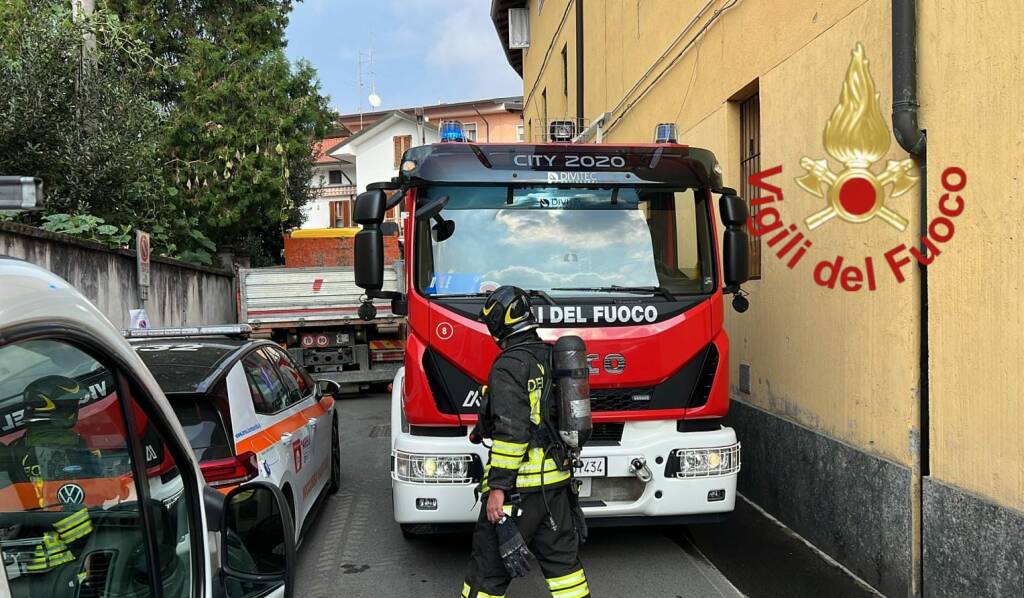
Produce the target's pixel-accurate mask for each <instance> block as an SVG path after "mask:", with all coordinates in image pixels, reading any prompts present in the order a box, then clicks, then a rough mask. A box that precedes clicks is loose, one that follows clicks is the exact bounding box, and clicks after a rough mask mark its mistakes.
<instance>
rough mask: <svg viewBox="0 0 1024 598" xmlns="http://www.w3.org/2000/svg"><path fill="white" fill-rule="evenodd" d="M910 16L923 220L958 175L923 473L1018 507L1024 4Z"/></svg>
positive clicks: (1022, 413)
mask: <svg viewBox="0 0 1024 598" xmlns="http://www.w3.org/2000/svg"><path fill="white" fill-rule="evenodd" d="M920 14H921V17H920V27H921V30H922V32H923V33H924V37H923V42H924V45H923V46H922V49H921V50H920V51H919V56H920V60H921V73H920V76H921V90H922V94H921V104H922V125H923V126H924V127H925V128H926V129H927V131H928V167H929V172H928V181H929V183H928V195H929V198H930V199H929V203H930V206H929V213H930V215H936V213H937V209H936V202H937V201H938V200H939V198H940V197H941V195H942V193H944V191H943V189H942V185H941V174H942V170H943V169H944V168H946V167H948V166H960V167H962V168H963V169H964V170H965V171H966V172H967V177H968V182H967V187H966V188H965V189H964V190H963V191H962V192H961V195H962V196H963V199H964V202H965V205H966V207H965V211H964V214H963V215H962V216H960V217H958V218H957V219H956V227H957V228H956V234H955V236H954V237H953V239H952V241H950V242H949V243H948V244H947V245H946V247H944V249H943V253H942V255H940V256H939V257H938V259H937V260H936V262H935V265H934V266H933V267H932V268H931V270H930V272H929V280H928V284H929V301H930V308H931V309H930V314H931V316H930V327H929V335H930V337H931V351H930V358H931V360H930V362H931V365H930V370H931V424H932V426H931V430H932V443H931V451H932V460H931V463H932V470H931V474H932V476H933V477H935V478H937V479H940V480H943V481H946V482H949V483H951V484H954V485H956V486H959V487H961V488H965V489H967V490H970V491H972V492H974V493H976V494H980V495H982V496H986V497H988V498H991V499H993V500H995V501H996V502H998V503H1000V504H1003V505H1004V506H1009V507H1013V508H1016V509H1017V510H1021V511H1024V433H1022V430H1024V399H1022V398H1021V397H1022V395H1024V383H1022V382H1021V376H1022V375H1024V374H1022V372H1024V332H1022V331H1024V316H1022V313H1024V292H1022V281H1024V265H1022V264H1024V241H1022V237H1024V194H1022V193H1021V183H1020V173H1021V172H1024V128H1022V126H1021V123H1022V122H1024V71H1022V70H1021V58H1022V57H1024V38H1022V36H1021V35H1020V33H1019V32H1020V31H1022V30H1024V11H1022V10H1021V4H1020V2H1018V1H1016V0H992V1H989V2H981V3H978V2H962V1H959V0H923V3H922V6H921V8H920ZM1003 32H1005V34H1004V33H1003Z"/></svg>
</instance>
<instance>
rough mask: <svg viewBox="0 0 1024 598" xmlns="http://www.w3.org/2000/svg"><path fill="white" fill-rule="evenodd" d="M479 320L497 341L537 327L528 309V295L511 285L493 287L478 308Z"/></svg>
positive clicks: (531, 312)
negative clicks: (482, 304) (479, 308)
mask: <svg viewBox="0 0 1024 598" xmlns="http://www.w3.org/2000/svg"><path fill="white" fill-rule="evenodd" d="M480 320H481V321H483V322H484V323H485V324H487V330H488V331H490V333H491V337H492V338H494V340H495V341H497V342H499V343H500V342H502V341H504V340H505V339H507V338H508V337H510V336H512V335H513V334H515V333H517V332H525V331H527V330H533V329H534V328H536V327H537V318H535V317H534V315H533V311H532V310H531V309H530V296H529V295H527V294H526V291H524V290H523V289H521V288H519V287H514V286H511V285H505V286H501V287H498V288H497V289H494V292H492V293H491V294H490V295H489V296H488V297H487V301H485V302H484V307H483V309H481V310H480Z"/></svg>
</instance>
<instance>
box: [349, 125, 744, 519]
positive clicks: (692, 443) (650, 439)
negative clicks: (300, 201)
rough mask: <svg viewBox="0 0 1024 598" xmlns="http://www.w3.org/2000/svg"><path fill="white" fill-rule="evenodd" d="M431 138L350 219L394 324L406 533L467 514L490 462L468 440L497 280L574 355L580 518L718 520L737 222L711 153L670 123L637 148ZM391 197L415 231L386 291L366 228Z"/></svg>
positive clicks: (369, 279) (738, 203)
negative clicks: (401, 356)
mask: <svg viewBox="0 0 1024 598" xmlns="http://www.w3.org/2000/svg"><path fill="white" fill-rule="evenodd" d="M443 129H444V130H443V131H442V133H443V134H442V142H441V143H438V144H434V145H429V146H422V147H418V148H413V149H411V150H409V151H408V152H407V153H406V154H405V156H404V159H403V161H402V164H401V169H400V171H401V173H400V175H399V176H398V177H396V178H395V179H394V180H392V181H390V182H388V183H384V184H380V185H378V186H377V188H376V189H374V190H373V191H368V192H366V193H364V194H362V195H360V196H359V198H358V199H357V201H356V206H355V219H356V221H357V222H358V223H359V224H361V225H362V226H363V230H362V231H360V232H359V233H358V235H357V237H356V247H355V253H356V265H355V270H356V272H355V274H356V284H358V285H359V286H360V287H362V288H363V289H365V290H366V292H367V295H368V297H370V298H377V299H385V300H387V299H390V300H391V303H392V311H393V312H394V313H395V314H407V316H408V336H407V341H406V345H405V364H404V368H402V369H401V370H400V371H399V372H398V374H397V376H396V377H395V383H394V387H393V389H394V390H393V395H392V412H391V422H392V425H391V450H392V459H391V469H392V471H391V474H392V480H393V489H394V513H395V518H396V520H397V521H398V523H399V524H401V525H402V528H403V531H405V532H406V534H407V535H408V534H415V533H420V532H423V531H429V530H430V529H431V528H433V527H434V526H436V525H437V524H448V523H457V522H470V521H475V519H476V516H477V509H476V508H475V504H476V497H475V496H474V492H473V488H474V486H475V485H476V483H477V482H478V481H479V479H480V476H481V474H482V471H483V465H484V461H485V460H486V458H487V455H486V449H485V448H483V447H480V446H477V445H473V444H471V443H470V442H469V440H468V433H469V430H470V429H471V428H472V425H473V423H474V422H475V420H476V416H475V413H476V409H477V406H478V404H479V398H480V395H479V387H480V385H481V384H483V383H485V382H486V379H487V375H488V371H489V370H490V367H491V364H492V362H493V361H494V359H495V357H496V356H497V354H498V348H497V346H496V345H495V343H494V341H493V340H492V339H491V338H490V336H489V335H488V332H487V328H486V327H485V326H484V325H483V324H482V323H480V322H478V321H477V314H478V313H479V311H480V308H481V306H482V304H483V301H484V299H485V298H486V296H487V295H488V293H489V292H490V291H491V290H493V289H495V288H496V287H498V286H500V285H505V284H512V285H516V286H519V287H521V288H523V289H525V290H527V291H528V292H529V293H530V296H531V297H532V298H533V308H534V310H535V313H536V315H537V318H538V320H539V321H540V323H541V329H540V331H539V332H540V335H541V337H542V338H544V339H545V340H547V341H553V340H555V339H557V338H558V337H559V336H561V335H564V334H575V335H578V336H580V337H581V338H583V339H584V341H585V342H586V345H587V350H588V358H587V359H588V362H589V364H590V387H591V399H592V409H593V419H594V435H593V437H592V439H591V441H590V442H589V443H588V444H587V445H586V447H585V449H584V450H583V452H582V458H581V460H580V463H579V464H578V465H577V475H578V476H579V477H580V478H581V479H582V481H583V486H582V488H581V503H582V505H583V507H584V511H585V512H586V514H587V516H588V518H589V519H591V520H593V521H594V522H595V523H627V524H628V523H633V522H637V523H640V522H644V521H655V522H658V523H666V522H669V521H671V522H684V521H689V522H696V521H702V520H715V519H719V518H721V516H722V514H724V513H727V512H729V511H731V510H732V509H733V504H734V500H735V497H736V477H737V473H738V471H739V468H740V444H739V442H738V440H737V438H736V434H735V432H734V431H733V430H732V429H731V428H729V427H725V426H723V425H722V423H721V420H722V417H723V416H724V415H725V414H726V412H727V411H728V408H729V394H728V392H729V381H728V372H729V341H728V338H727V336H726V333H725V330H724V329H723V326H722V321H723V309H724V308H723V294H725V293H732V294H733V295H734V299H733V304H734V307H735V308H736V309H737V310H739V311H743V310H744V309H745V308H746V300H745V299H744V297H743V294H742V291H741V290H740V284H742V283H743V282H745V281H746V279H747V259H748V246H747V234H746V232H745V229H744V227H745V225H746V217H747V212H746V207H745V204H744V203H743V201H742V200H741V199H740V198H739V197H737V196H736V193H735V191H733V190H732V189H727V188H723V187H722V183H721V168H720V166H719V164H718V162H717V161H716V159H715V157H714V155H713V154H712V153H711V152H709V151H707V150H703V149H698V148H693V147H687V146H685V145H680V144H677V143H675V139H674V131H673V129H674V128H673V127H671V126H669V127H659V131H661V132H662V137H664V138H663V139H662V140H661V141H663V142H662V143H654V144H644V145H604V144H582V145H581V144H570V143H565V144H558V143H549V144H542V145H530V144H515V145H499V144H475V143H466V142H464V141H463V140H462V136H461V134H460V133H461V132H460V131H459V130H458V127H457V126H455V127H452V126H445V127H443ZM384 189H389V190H390V189H394V190H397V193H394V194H392V195H391V196H390V197H391V198H390V199H389V198H388V195H387V194H386V193H385V192H384ZM713 194H714V195H719V196H720V198H719V201H718V204H719V210H718V211H719V216H720V218H721V220H722V223H723V225H724V236H723V243H722V251H721V256H720V255H719V249H718V243H716V239H717V233H716V224H715V218H714V212H715V210H714V208H713ZM399 202H404V208H405V209H406V210H407V211H408V212H409V213H410V214H411V216H412V217H411V218H409V219H408V220H407V223H406V230H405V239H406V244H405V252H406V258H407V260H406V263H407V265H408V267H407V268H406V272H405V274H404V279H403V280H402V281H399V287H398V290H397V291H384V290H382V289H383V282H384V278H383V268H384V257H383V247H382V233H381V232H380V230H379V227H380V226H381V223H382V222H383V220H384V214H385V212H386V210H388V209H390V208H392V207H394V206H395V205H397V204H398V203H399ZM366 315H368V314H366ZM627 518H633V519H627Z"/></svg>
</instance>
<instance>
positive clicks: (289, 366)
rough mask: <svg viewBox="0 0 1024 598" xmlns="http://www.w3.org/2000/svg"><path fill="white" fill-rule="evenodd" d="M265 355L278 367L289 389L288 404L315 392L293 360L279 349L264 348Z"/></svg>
mask: <svg viewBox="0 0 1024 598" xmlns="http://www.w3.org/2000/svg"><path fill="white" fill-rule="evenodd" d="M262 350H263V352H264V354H265V355H266V356H267V359H269V360H270V361H271V363H273V364H274V365H275V366H276V367H277V371H278V373H279V374H280V375H281V379H282V380H283V381H284V385H285V387H286V388H287V389H288V404H289V405H293V404H295V403H298V402H299V401H301V400H302V399H304V398H306V397H308V396H309V395H310V393H312V392H313V385H312V384H310V383H309V382H308V381H307V379H306V376H304V375H303V373H302V372H301V371H300V370H299V368H298V367H296V366H295V363H294V362H293V361H292V358H291V357H289V356H288V354H287V353H285V352H284V351H282V350H281V349H278V348H277V347H264V348H263V349H262Z"/></svg>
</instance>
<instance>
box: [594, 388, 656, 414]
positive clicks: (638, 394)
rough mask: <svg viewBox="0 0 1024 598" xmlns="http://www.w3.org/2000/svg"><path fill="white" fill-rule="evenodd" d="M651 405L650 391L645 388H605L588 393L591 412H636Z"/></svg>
mask: <svg viewBox="0 0 1024 598" xmlns="http://www.w3.org/2000/svg"><path fill="white" fill-rule="evenodd" d="M650 404H651V391H650V389H645V388H605V389H594V390H591V391H590V409H591V411H636V410H639V409H647V408H648V407H649V406H650Z"/></svg>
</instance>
